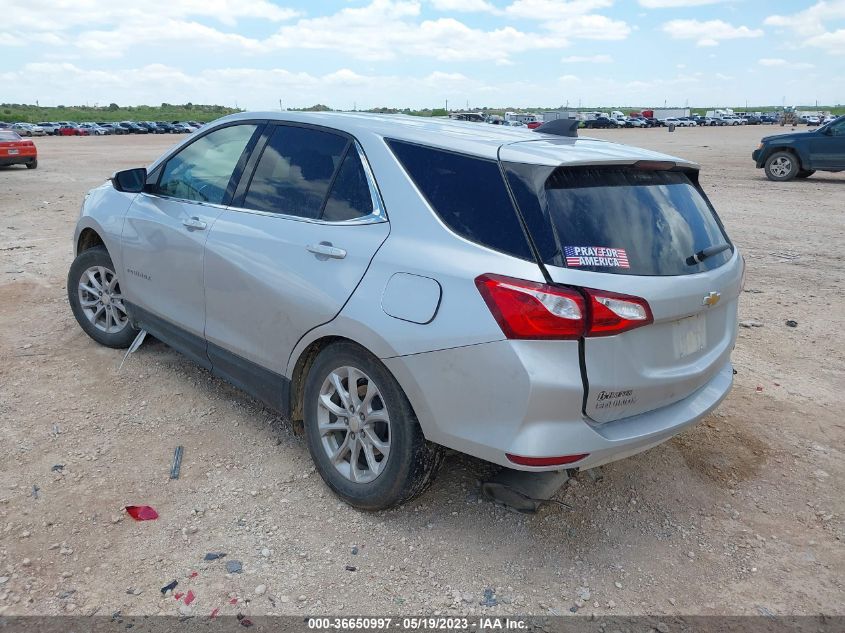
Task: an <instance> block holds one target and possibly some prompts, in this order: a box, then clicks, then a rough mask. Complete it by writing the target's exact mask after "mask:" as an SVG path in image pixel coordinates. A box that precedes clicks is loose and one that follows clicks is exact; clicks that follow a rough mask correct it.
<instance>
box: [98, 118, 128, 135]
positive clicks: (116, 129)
mask: <svg viewBox="0 0 845 633" xmlns="http://www.w3.org/2000/svg"><path fill="white" fill-rule="evenodd" d="M97 125H99V126H100V127H101V128H103V129H104V130H107V131H108V132H109V133H111V134H116V135H119V134H128V133H129V132H128V131H127V130H125V129H123V128H122V127H120V125H118V124H117V123H109V122H107V121H103V122H100V123H97Z"/></svg>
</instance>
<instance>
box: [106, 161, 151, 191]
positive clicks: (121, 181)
mask: <svg viewBox="0 0 845 633" xmlns="http://www.w3.org/2000/svg"><path fill="white" fill-rule="evenodd" d="M111 184H112V187H114V188H115V189H117V190H118V191H124V192H126V193H141V192H142V191H143V190H144V187H145V186H146V184H147V170H146V168H144V167H137V168H136V169H124V170H123V171H118V172H115V174H114V176H112V177H111Z"/></svg>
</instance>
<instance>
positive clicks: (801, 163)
mask: <svg viewBox="0 0 845 633" xmlns="http://www.w3.org/2000/svg"><path fill="white" fill-rule="evenodd" d="M778 152H786V153H787V154H792V155H793V156H795V158H797V159H798V169H806V161H805V160H804V157H803V156H802V155H801V152H800V151H799V150H798V148H797V147H795V146H794V145H774V146H772V147H771V148H770V149H768V150H767V151H766V155H765V157H764V158H763V165H764V166H765V164H766V163H767V162H768V160H769V159H770V158H771V157H772V155H773V154H777V153H778Z"/></svg>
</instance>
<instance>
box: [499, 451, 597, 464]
mask: <svg viewBox="0 0 845 633" xmlns="http://www.w3.org/2000/svg"><path fill="white" fill-rule="evenodd" d="M588 455H589V453H581V454H580V455H560V456H558V457H523V456H521V455H511V454H510V453H505V456H506V457H507V458H508V459H509V460H510V461H512V462H513V463H514V464H519V465H520V466H563V465H565V464H574V463H575V462H578V461H581V460H582V459H584V458H585V457H587V456H588Z"/></svg>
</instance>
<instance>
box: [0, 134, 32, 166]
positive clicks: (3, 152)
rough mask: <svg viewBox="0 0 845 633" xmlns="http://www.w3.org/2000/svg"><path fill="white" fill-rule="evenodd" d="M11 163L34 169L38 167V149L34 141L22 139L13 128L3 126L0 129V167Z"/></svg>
mask: <svg viewBox="0 0 845 633" xmlns="http://www.w3.org/2000/svg"><path fill="white" fill-rule="evenodd" d="M11 165H26V168H27V169H35V168H36V167H38V149H37V148H36V147H35V143H33V142H32V141H30V140H24V139H22V138H21V136H20V134H18V133H17V132H15V131H14V130H11V129H9V128H3V129H2V130H0V167H10V166H11Z"/></svg>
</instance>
